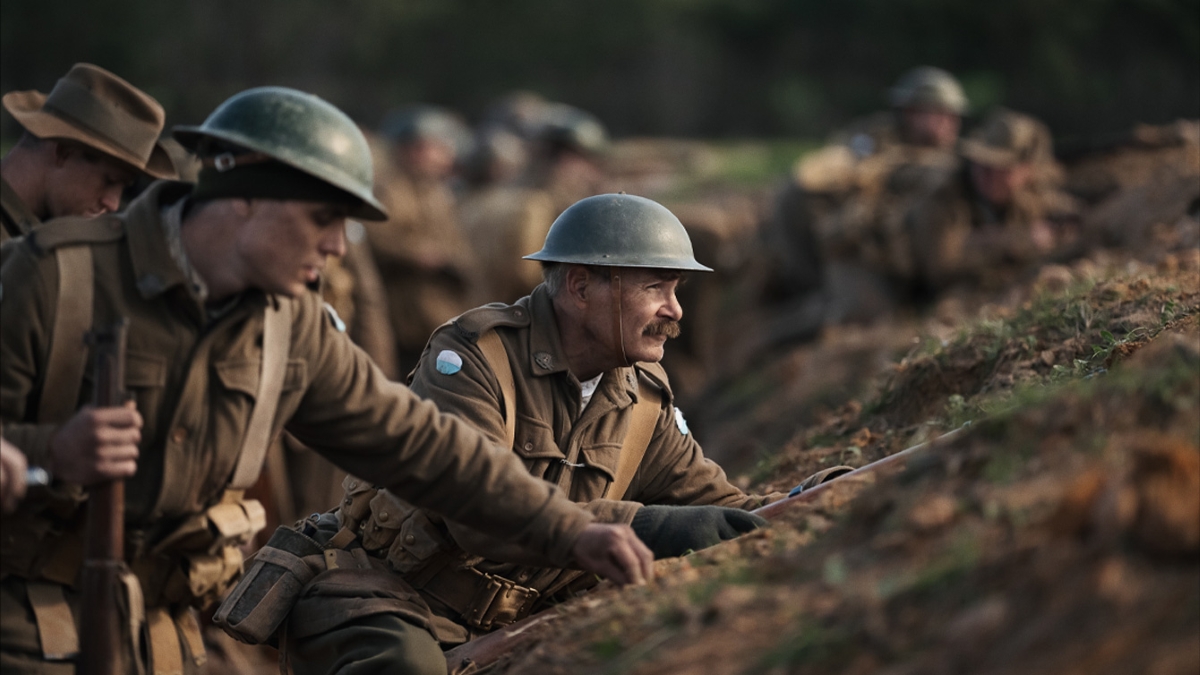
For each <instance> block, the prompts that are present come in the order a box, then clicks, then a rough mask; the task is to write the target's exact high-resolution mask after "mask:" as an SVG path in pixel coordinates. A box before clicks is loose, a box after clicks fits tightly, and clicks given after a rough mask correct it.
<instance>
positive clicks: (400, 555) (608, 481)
mask: <svg viewBox="0 0 1200 675" xmlns="http://www.w3.org/2000/svg"><path fill="white" fill-rule="evenodd" d="M492 330H495V332H496V334H497V335H498V336H499V338H500V341H501V343H502V344H503V345H504V350H505V352H506V353H507V356H508V360H509V364H510V367H511V370H512V376H513V379H514V384H515V389H514V393H515V405H514V408H515V411H516V412H515V417H516V422H515V432H514V435H513V446H512V451H513V453H514V455H515V456H516V457H519V458H520V459H521V460H522V462H523V463H524V465H525V468H526V469H527V470H528V472H529V473H530V474H532V475H533V476H535V477H537V478H540V479H542V480H543V481H545V482H547V483H551V484H554V485H557V486H558V487H559V488H560V489H561V490H562V491H563V492H564V493H566V494H567V495H569V496H570V498H571V499H572V500H573V501H575V502H578V503H580V504H582V505H583V506H584V507H585V508H586V509H587V510H588V511H591V512H592V513H593V514H594V515H595V516H596V519H597V520H599V521H601V522H611V523H630V522H631V521H632V520H633V518H634V514H635V512H637V510H638V509H639V508H640V507H641V506H642V505H643V504H668V505H692V504H711V505H720V506H727V507H734V508H740V509H752V508H756V507H758V506H761V505H762V504H763V503H765V502H766V501H769V500H771V499H774V498H778V497H779V496H780V495H771V496H768V497H762V496H753V495H746V494H744V493H742V491H741V490H739V489H738V488H736V487H734V486H733V485H732V484H730V483H729V481H728V480H727V479H726V477H725V473H724V471H722V470H721V468H720V467H719V466H717V465H716V464H715V463H713V462H712V461H710V460H708V459H706V458H705V457H704V454H703V452H702V451H701V449H700V445H699V444H698V443H697V442H696V440H695V438H694V437H693V436H692V435H691V433H689V431H688V428H687V423H686V421H685V420H684V418H683V415H682V413H680V412H679V410H677V409H676V408H675V407H674V406H673V405H672V397H671V390H670V385H669V383H668V381H667V377H666V374H665V372H664V371H663V370H662V368H661V367H659V366H658V365H657V364H650V363H638V364H635V365H633V366H632V367H626V368H618V369H615V370H610V371H608V372H606V373H604V375H603V377H602V379H601V380H600V383H599V385H598V388H597V389H596V391H595V393H594V394H593V396H592V398H591V400H590V403H589V404H588V405H587V407H586V408H584V409H582V410H580V406H581V398H580V395H581V394H580V383H579V381H578V380H577V379H575V377H574V376H573V375H572V374H570V373H569V372H568V370H567V361H566V356H565V353H564V351H563V345H562V344H560V342H559V336H558V328H557V326H556V324H555V315H554V309H553V305H552V301H551V299H550V297H549V295H548V293H547V292H546V289H545V287H544V286H539V287H538V288H537V289H535V290H534V292H533V294H532V295H530V296H527V297H525V298H522V299H521V300H520V301H518V302H517V303H516V304H514V305H500V304H493V305H488V306H485V307H481V308H478V309H474V310H471V311H469V312H467V313H466V314H464V315H463V316H462V317H460V318H458V319H457V320H456V321H455V322H454V323H453V324H451V325H448V326H445V327H443V328H441V329H440V330H438V331H437V332H436V333H435V334H434V335H433V337H432V338H431V339H430V342H429V346H428V348H427V349H426V350H425V354H424V355H423V356H422V359H421V363H420V365H418V367H417V369H416V370H415V371H414V373H413V377H412V383H411V386H412V388H413V391H414V392H416V393H418V394H419V395H421V396H423V397H425V398H428V399H429V400H431V401H433V402H434V403H436V404H437V405H438V406H439V407H440V409H442V410H445V411H447V412H450V413H453V414H455V415H457V416H458V417H460V418H462V419H464V420H466V421H467V422H468V423H470V424H471V425H472V426H475V427H476V428H478V429H480V430H482V431H483V432H484V433H485V434H487V435H488V436H489V437H490V438H492V439H494V440H497V441H499V442H502V443H503V442H505V441H506V434H507V431H506V416H505V413H503V412H502V404H500V401H502V400H503V395H502V392H501V387H500V384H499V380H498V379H497V378H498V376H497V374H496V373H495V372H493V371H492V369H491V367H490V365H489V362H488V361H487V360H486V357H484V356H483V353H482V352H481V351H480V347H479V346H478V344H477V342H476V340H477V338H479V336H480V335H481V334H485V333H487V332H489V331H492ZM639 385H642V386H646V387H649V389H648V391H651V392H653V393H654V395H655V396H657V397H660V398H658V399H656V400H655V403H654V404H655V407H656V409H657V413H656V419H655V421H654V424H653V434H652V436H651V440H650V441H649V444H648V447H647V448H646V451H645V455H644V456H643V457H642V460H641V462H640V464H639V465H638V468H637V471H636V473H635V474H634V475H633V479H632V481H631V483H630V484H629V486H628V489H627V490H626V491H625V493H624V494H623V495H613V494H610V491H611V490H612V489H613V488H612V486H613V483H614V477H615V475H616V474H617V473H618V468H617V467H618V460H619V456H620V454H621V452H622V444H623V443H624V440H625V437H626V435H627V434H628V433H629V429H630V426H631V419H632V415H633V409H634V404H635V402H637V401H638V400H639V397H640V396H641V394H640V393H639ZM348 487H349V488H350V489H349V490H348V492H347V500H346V504H345V505H344V506H343V507H342V508H341V511H340V518H341V522H342V524H343V525H349V526H350V527H351V528H352V529H358V528H361V531H362V535H361V541H362V543H363V545H364V546H365V547H366V548H367V549H368V550H369V551H372V552H374V553H375V554H376V555H378V556H380V557H384V558H386V560H387V562H388V564H389V565H390V567H391V569H392V570H394V571H395V572H398V573H399V574H400V576H401V578H402V579H404V580H405V581H406V582H408V583H409V584H410V585H411V586H413V587H414V588H416V589H417V591H418V593H419V594H420V597H421V598H422V599H423V600H424V601H425V603H427V604H428V606H429V607H431V608H432V609H433V612H434V614H435V615H437V616H438V617H440V619H439V622H438V637H439V638H440V639H441V640H443V641H444V642H449V643H456V642H461V641H463V640H464V639H466V638H467V637H469V636H474V635H478V634H480V633H482V632H487V631H489V630H492V629H494V628H498V627H500V626H502V625H505V624H506V623H509V622H511V621H514V620H516V619H519V618H521V617H522V616H524V615H525V614H528V613H530V612H532V611H536V610H538V609H541V608H543V607H544V606H546V605H547V604H549V603H550V602H552V601H554V600H555V599H561V597H557V596H556V593H557V592H559V591H563V590H564V589H570V590H573V591H574V590H580V589H581V588H584V587H587V586H590V585H592V584H594V582H595V580H594V578H591V579H590V580H588V579H584V580H582V584H580V583H579V582H580V581H581V580H580V579H579V574H578V573H576V572H572V571H569V570H563V569H556V568H547V567H544V566H539V565H537V564H536V563H534V562H533V561H530V560H528V559H526V557H525V556H522V555H521V553H520V551H519V550H517V549H514V547H512V546H511V545H510V544H508V543H506V542H504V541H503V540H501V539H499V538H496V537H495V536H489V535H488V534H482V533H480V532H478V531H475V530H471V529H469V528H465V527H463V526H460V525H457V524H454V523H449V522H444V521H442V519H441V518H439V517H437V516H435V515H434V514H432V513H429V512H426V511H424V510H421V509H414V508H413V507H412V506H409V505H407V504H405V503H404V502H403V501H402V500H399V499H396V498H395V497H391V496H388V495H387V491H381V492H380V493H379V495H377V496H375V497H374V498H373V499H374V501H371V499H372V498H371V495H372V494H374V490H373V488H372V486H371V485H369V484H366V483H365V482H363V481H355V480H353V479H351V481H350V482H349V483H348ZM368 501H369V502H370V507H369V508H368V507H367V503H368ZM381 512H384V515H385V519H384V520H385V521H386V522H384V521H383V520H381V519H380V517H379V514H380V513H381ZM428 523H434V524H435V525H434V526H433V527H429V526H428ZM381 526H382V527H381ZM497 559H499V560H509V561H511V560H514V559H516V560H524V562H523V563H518V562H496V560H497ZM497 587H498V588H500V589H501V590H502V591H504V592H503V593H496V592H495V590H494V589H495V588H497ZM446 620H448V621H446Z"/></svg>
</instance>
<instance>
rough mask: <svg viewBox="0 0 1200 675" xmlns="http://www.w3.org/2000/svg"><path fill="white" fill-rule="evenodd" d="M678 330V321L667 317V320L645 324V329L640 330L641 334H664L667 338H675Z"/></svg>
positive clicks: (677, 335)
mask: <svg viewBox="0 0 1200 675" xmlns="http://www.w3.org/2000/svg"><path fill="white" fill-rule="evenodd" d="M680 332H681V330H680V328H679V322H678V321H672V320H669V319H668V320H667V321H660V322H659V323H652V324H650V325H649V326H646V329H645V330H643V331H642V335H666V336H667V337H669V338H677V337H679V334H680Z"/></svg>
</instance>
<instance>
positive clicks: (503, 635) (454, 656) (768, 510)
mask: <svg viewBox="0 0 1200 675" xmlns="http://www.w3.org/2000/svg"><path fill="white" fill-rule="evenodd" d="M970 424H971V423H970V422H967V423H966V424H964V425H962V426H961V427H959V428H957V429H954V430H953V431H948V432H946V433H944V434H942V435H941V436H938V437H937V438H934V439H931V440H928V441H926V442H924V443H919V444H917V445H914V446H912V447H910V448H905V449H904V450H901V451H900V452H897V453H895V454H893V455H888V456H887V457H884V458H883V459H880V460H876V461H874V462H871V463H870V464H867V465H866V466H862V467H859V468H857V469H855V470H854V471H851V472H849V473H845V474H842V475H840V476H838V477H836V478H832V479H830V480H827V481H826V482H824V483H821V484H820V485H817V486H815V487H811V488H809V489H807V490H804V491H803V492H799V493H796V494H792V495H789V496H788V497H785V498H784V499H781V500H779V501H777V502H772V503H770V504H767V505H766V506H762V507H759V508H757V509H755V510H754V511H752V512H751V513H754V514H755V515H758V516H761V517H763V518H765V519H766V520H773V519H774V518H776V517H778V516H779V514H781V513H783V512H784V511H786V510H788V508H790V507H792V506H795V505H796V504H801V503H804V502H811V501H813V500H815V499H816V498H817V497H819V496H820V494H821V492H822V491H823V490H825V489H826V486H827V485H830V484H832V483H833V482H835V481H838V480H841V479H842V478H846V477H848V476H859V477H861V476H862V475H864V474H867V473H874V472H876V471H879V470H881V469H886V468H888V467H891V468H900V467H901V466H903V465H904V462H906V461H908V460H909V459H910V458H911V457H912V456H913V455H914V454H916V453H919V452H921V451H923V450H925V449H927V448H929V447H931V446H933V445H934V444H935V443H941V442H944V441H949V440H950V439H952V438H954V437H955V436H957V435H959V434H960V433H962V431H963V430H964V429H966V428H967V427H968V426H970ZM554 616H556V614H555V613H554V612H551V611H543V612H540V613H538V614H534V615H533V616H527V617H525V618H524V619H521V620H520V621H517V622H515V623H513V624H510V625H508V626H505V627H504V628H501V629H499V630H496V631H494V632H492V633H488V634H487V635H483V636H481V637H477V638H475V639H474V640H471V641H470V642H467V643H465V644H461V645H459V646H457V647H455V648H453V649H450V650H447V651H446V665H447V667H448V668H449V670H450V675H457V674H458V673H474V672H478V671H479V670H481V669H483V668H486V667H487V666H490V665H491V664H493V663H495V662H496V661H498V660H500V657H502V656H504V655H505V654H507V653H509V652H511V651H513V650H514V649H515V648H516V647H518V646H520V645H522V644H524V643H525V642H527V641H528V640H529V638H530V630H529V629H530V628H533V627H534V626H535V625H537V624H540V623H544V622H545V621H547V620H548V619H551V618H553V617H554Z"/></svg>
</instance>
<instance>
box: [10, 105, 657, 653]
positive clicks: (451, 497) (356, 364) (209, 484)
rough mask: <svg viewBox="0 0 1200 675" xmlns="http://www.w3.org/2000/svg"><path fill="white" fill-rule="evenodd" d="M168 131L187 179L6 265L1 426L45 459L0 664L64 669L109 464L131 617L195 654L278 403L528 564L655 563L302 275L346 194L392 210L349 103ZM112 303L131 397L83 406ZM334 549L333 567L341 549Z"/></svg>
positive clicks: (354, 212)
mask: <svg viewBox="0 0 1200 675" xmlns="http://www.w3.org/2000/svg"><path fill="white" fill-rule="evenodd" d="M175 136H176V138H177V139H178V140H180V142H182V143H184V144H185V145H186V146H188V147H189V149H192V150H194V151H195V152H196V153H197V154H198V156H199V157H200V158H201V159H202V160H203V162H204V168H203V169H202V170H201V172H200V176H199V180H198V183H197V184H196V185H195V186H194V187H193V186H192V185H189V184H181V183H169V182H160V183H156V184H155V185H154V186H152V187H151V188H150V189H149V190H147V191H146V192H145V193H144V194H143V195H142V196H141V197H139V198H138V199H137V200H136V201H135V202H134V203H133V204H131V205H130V207H129V208H128V209H127V210H126V211H125V212H124V213H123V214H121V215H114V216H105V217H103V218H102V219H101V220H98V221H96V220H91V221H83V220H80V219H60V220H55V221H51V222H47V223H45V224H43V225H42V226H40V227H39V228H38V229H37V230H35V231H34V232H33V233H32V234H31V235H30V236H28V237H27V238H25V240H24V241H23V242H21V243H20V244H19V245H18V246H17V247H16V250H14V251H12V252H11V253H10V255H9V257H8V259H7V260H6V264H5V265H4V267H3V283H4V288H5V298H4V303H3V307H2V312H3V321H2V322H0V413H2V419H3V422H4V435H5V436H6V437H7V438H8V439H9V440H10V441H12V442H14V443H15V444H16V445H17V446H18V447H20V448H21V449H22V450H24V451H25V453H26V454H27V456H28V457H29V460H30V463H31V464H33V465H37V466H42V467H45V468H46V469H48V470H49V471H50V472H51V473H52V474H53V475H54V476H55V483H54V484H53V485H52V486H51V488H52V489H51V490H49V491H41V493H40V494H29V495H27V496H26V499H25V501H24V502H23V503H22V504H21V506H20V507H18V510H17V513H16V514H15V515H14V516H13V517H11V518H8V519H6V520H5V521H4V523H3V532H4V537H5V539H4V548H3V554H2V556H0V565H2V570H3V574H4V578H3V581H2V582H0V615H2V616H3V625H4V630H3V632H2V633H0V663H2V665H3V670H4V672H5V673H9V672H13V673H69V672H73V669H74V665H73V663H72V662H71V661H72V660H73V658H74V656H75V652H77V650H78V628H77V627H76V625H75V622H74V621H71V620H70V618H71V617H72V616H75V617H77V616H78V610H79V598H80V596H79V594H78V593H77V592H76V585H75V584H76V583H77V582H78V580H79V572H80V564H81V563H80V559H79V558H80V556H79V550H80V539H81V537H82V535H83V524H84V522H83V521H84V519H83V517H82V510H81V509H80V508H78V507H79V505H80V503H81V502H82V501H83V500H85V499H86V497H87V488H88V487H89V486H92V485H95V484H97V483H99V482H102V481H106V480H112V479H124V480H125V494H126V499H125V542H126V561H127V562H128V564H129V567H130V568H131V570H132V573H133V575H134V577H130V578H129V579H128V581H129V583H127V584H126V586H125V587H126V588H128V589H131V590H130V592H129V594H128V595H127V596H126V598H125V603H126V604H125V606H126V607H127V608H129V614H130V616H129V617H128V618H129V625H130V628H131V633H132V634H133V636H134V637H136V636H137V635H138V634H140V631H141V628H140V626H139V625H138V624H137V617H138V616H139V615H140V614H141V613H142V611H143V610H144V613H145V618H146V625H147V626H148V635H149V641H148V642H149V644H148V649H149V652H150V657H151V658H150V665H151V669H152V671H153V672H160V673H163V672H195V671H196V669H197V668H198V667H199V666H200V665H201V664H202V663H203V662H204V653H203V647H202V645H201V643H200V639H199V630H198V627H197V622H196V619H195V614H194V611H193V610H192V608H193V607H205V606H207V605H209V604H211V603H213V602H214V601H215V600H216V599H218V598H220V597H221V596H222V595H223V594H224V592H225V591H226V590H227V589H228V588H229V587H230V586H232V584H233V582H234V581H235V580H236V579H237V577H238V576H239V574H240V573H241V568H242V556H241V552H240V551H239V545H240V544H242V543H244V542H246V541H247V540H248V539H249V537H251V536H252V535H253V534H254V532H255V531H256V530H257V529H258V528H259V527H261V523H262V520H261V517H262V507H261V506H260V505H259V504H258V503H257V502H253V501H246V500H243V499H242V496H241V495H242V490H243V489H244V488H246V487H248V486H250V485H252V484H253V483H254V482H255V479H256V477H257V474H258V469H259V467H260V466H261V461H262V456H263V454H264V453H265V448H266V446H267V443H268V442H269V441H270V439H271V438H272V437H273V436H274V435H275V434H277V433H279V432H280V431H281V430H282V429H283V428H285V427H286V429H287V430H288V431H289V432H290V433H292V434H293V435H294V436H295V437H296V438H298V439H299V440H301V441H302V442H304V443H305V444H307V445H308V446H309V447H311V448H314V449H315V450H316V451H318V452H320V453H321V454H322V455H324V456H325V457H327V458H329V459H330V460H331V461H333V462H335V463H336V464H338V465H339V466H341V467H342V468H344V469H347V470H349V471H352V472H353V473H355V474H358V475H369V476H372V477H373V478H374V479H375V480H377V481H379V482H380V483H381V484H384V485H387V486H388V488H389V489H391V490H394V491H395V492H396V493H397V494H401V495H404V496H405V497H406V498H408V499H411V500H413V501H414V502H415V503H418V504H421V505H422V506H424V507H426V508H429V509H432V510H434V511H436V512H438V513H442V514H445V515H446V516H447V517H450V518H455V519H459V520H462V521H463V522H468V523H470V524H472V525H474V526H476V527H480V528H484V529H487V530H489V531H492V532H494V533H496V534H497V535H498V536H500V537H503V538H505V539H508V540H510V541H511V542H512V543H513V544H516V545H520V546H521V547H522V548H523V549H527V551H526V554H527V555H531V556H534V557H536V558H538V559H540V560H542V561H544V564H555V565H578V566H580V567H582V568H584V569H589V570H593V571H596V572H598V573H600V574H604V575H607V576H611V577H612V578H614V579H615V580H617V581H619V582H638V581H641V580H643V579H645V578H646V576H647V575H648V574H650V573H651V572H652V567H651V555H650V552H649V551H648V550H646V549H645V547H644V546H642V544H641V543H640V542H639V541H638V540H637V538H636V536H635V535H634V534H633V532H632V531H631V530H630V529H629V528H628V527H622V526H616V527H614V526H611V525H598V524H594V523H592V522H591V521H592V520H593V517H592V516H591V515H590V514H588V513H587V512H585V511H584V510H582V509H580V508H579V507H577V506H575V505H573V504H571V503H570V502H569V501H567V500H566V499H564V498H563V497H562V496H561V493H560V491H558V490H556V489H555V488H554V487H553V486H550V485H547V484H546V483H544V482H542V481H538V480H536V479H533V478H531V477H530V476H529V475H528V474H527V472H525V471H524V467H522V466H521V464H520V462H519V461H517V459H516V458H514V457H513V456H512V454H511V453H509V452H507V451H501V450H500V449H498V448H496V447H495V445H494V444H493V443H492V442H491V441H490V440H488V439H487V438H486V437H485V436H483V435H482V434H480V433H479V432H478V431H476V430H475V429H473V428H471V427H470V426H468V425H466V424H464V423H462V422H461V421H459V420H458V419H456V418H454V417H453V416H450V415H446V414H442V413H440V412H439V411H438V410H437V408H436V407H435V406H434V405H433V404H432V403H429V402H426V401H422V400H421V399H419V398H418V397H417V396H415V395H413V394H412V392H410V391H409V390H408V389H407V388H406V387H404V386H402V385H399V384H396V383H393V382H391V381H389V380H388V379H387V378H386V377H384V376H383V374H382V373H381V372H380V371H379V369H378V368H377V367H375V366H374V364H372V363H371V361H370V360H369V359H368V358H367V356H366V355H365V354H364V353H363V352H362V351H361V350H360V349H358V348H357V347H355V346H354V345H353V344H352V343H351V342H350V340H349V339H348V338H347V337H346V335H345V334H344V333H342V332H340V330H339V328H338V326H337V324H336V322H335V321H333V320H332V317H331V316H330V315H329V314H327V313H326V311H325V309H324V308H323V306H322V303H321V301H320V299H319V298H318V297H317V295H316V294H314V293H311V292H309V291H308V289H307V286H308V284H310V283H312V282H313V281H315V280H316V279H317V278H318V276H319V275H320V273H321V270H322V268H323V267H324V265H325V261H326V258H327V257H328V256H331V255H332V256H337V255H340V254H341V253H342V252H343V250H344V247H345V243H344V239H343V227H344V223H345V221H346V218H347V217H355V218H365V219H380V218H383V217H384V212H383V210H382V209H381V208H380V206H379V204H378V202H377V201H376V200H375V197H374V196H373V195H372V192H371V189H372V169H371V160H370V154H369V152H368V149H367V144H366V140H365V139H364V138H363V136H362V133H361V132H360V131H359V130H358V128H357V127H356V126H355V125H354V123H353V122H352V121H351V120H350V119H349V118H348V117H347V116H346V115H345V114H343V113H342V112H341V111H339V110H338V109H337V108H335V107H333V106H332V105H330V104H329V103H326V102H325V101H323V100H321V99H319V98H317V97H315V96H311V95H308V94H304V93H301V92H298V91H294V90H290V89H284V88H275V87H267V88H260V89H252V90H249V91H245V92H242V93H240V94H238V95H236V96H234V97H232V98H231V99H229V100H228V101H226V102H225V103H224V104H222V105H221V106H220V107H219V108H217V110H216V111H214V112H213V114H212V115H210V116H209V117H208V119H207V120H206V121H205V122H204V124H203V125H201V126H199V127H182V128H177V129H176V130H175ZM17 280H19V281H17ZM14 281H17V283H13V282H14ZM81 299H82V300H81ZM67 310H71V311H67ZM121 317H124V318H126V319H128V321H129V322H130V323H129V330H128V349H127V356H128V358H127V366H126V373H125V383H124V384H125V386H126V388H127V389H129V390H130V391H131V393H132V395H133V399H134V400H133V402H132V404H131V405H129V406H125V407H109V408H98V407H93V406H91V405H89V403H90V399H91V392H90V391H89V390H88V387H85V386H82V385H83V384H84V381H85V380H86V379H88V378H86V377H85V375H84V373H85V368H84V365H85V364H84V362H83V358H81V357H80V358H76V357H79V355H80V354H82V353H84V350H83V348H82V338H83V334H84V332H86V331H87V330H89V329H90V328H92V326H100V327H103V326H108V325H111V324H112V323H113V322H114V321H116V320H117V319H118V318H121ZM318 558H320V556H318ZM323 560H324V559H323ZM344 562H345V561H343V563H344ZM322 566H323V567H324V566H325V563H324V562H323V563H322ZM328 566H329V567H330V568H331V569H330V570H329V572H330V573H334V572H337V571H338V570H336V569H333V568H336V567H337V559H336V557H332V558H329V559H328ZM333 576H334V577H335V578H336V576H337V575H336V574H334V575H333ZM380 592H381V593H383V594H386V589H381V591H380ZM426 620H427V618H426V617H419V616H416V617H410V621H412V622H413V623H414V624H421V622H422V621H426ZM75 621H78V619H77V618H76V619H75ZM90 629H91V627H89V630H90ZM418 647H419V645H418ZM131 651H136V650H133V649H131ZM434 656H436V657H437V658H438V659H440V658H441V657H440V653H436V654H434ZM428 657H429V654H422V653H420V652H417V651H413V652H410V658H414V659H416V660H418V661H419V660H421V659H428ZM131 670H132V669H131Z"/></svg>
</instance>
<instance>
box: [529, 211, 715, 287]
mask: <svg viewBox="0 0 1200 675" xmlns="http://www.w3.org/2000/svg"><path fill="white" fill-rule="evenodd" d="M525 259H526V260H539V261H542V262H557V263H570V264H576V265H604V266H612V267H649V268H655V269H669V270H682V271H698V272H711V271H712V268H710V267H706V266H704V265H701V264H700V263H699V262H697V261H696V258H695V254H694V253H693V251H692V240H691V239H690V238H689V237H688V233H687V230H686V229H684V227H683V224H682V223H680V222H679V219H678V218H676V217H675V214H673V213H671V212H670V211H669V210H667V208H666V207H665V206H663V205H662V204H659V203H658V202H656V201H653V200H650V199H646V198H645V197H637V196H634V195H627V194H605V195H596V196H594V197H588V198H586V199H581V200H579V201H577V202H575V203H574V204H572V205H571V206H570V207H568V208H567V210H566V211H563V212H562V214H561V215H559V217H558V218H557V219H556V220H555V221H554V224H552V225H551V226H550V232H549V233H548V234H547V235H546V243H545V244H544V245H543V246H542V250H540V251H538V252H537V253H533V254H531V255H527V256H525Z"/></svg>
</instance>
